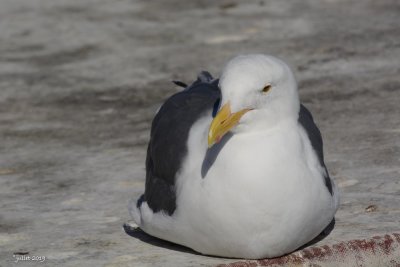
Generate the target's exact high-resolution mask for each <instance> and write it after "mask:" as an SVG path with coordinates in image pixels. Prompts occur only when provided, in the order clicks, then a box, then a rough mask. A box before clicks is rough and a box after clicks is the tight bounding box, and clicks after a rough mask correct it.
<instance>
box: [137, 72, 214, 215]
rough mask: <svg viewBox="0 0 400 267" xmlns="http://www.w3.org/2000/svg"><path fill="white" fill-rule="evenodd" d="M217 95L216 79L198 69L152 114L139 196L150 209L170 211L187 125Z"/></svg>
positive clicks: (192, 121) (174, 206)
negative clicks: (192, 79) (196, 74)
mask: <svg viewBox="0 0 400 267" xmlns="http://www.w3.org/2000/svg"><path fill="white" fill-rule="evenodd" d="M219 98H220V90H219V88H218V80H213V78H212V76H211V75H210V74H209V73H208V72H202V73H201V74H200V75H199V78H198V79H197V80H196V81H195V82H194V83H193V84H192V85H191V86H189V87H187V88H186V89H185V90H183V91H181V92H179V93H177V94H175V95H173V96H171V97H170V98H169V99H167V101H165V103H164V104H163V105H162V107H161V108H160V110H159V112H158V113H157V115H156V116H155V117H154V119H153V122H152V126H151V133H150V142H149V145H148V148H147V158H146V185H145V193H144V197H142V201H143V200H144V201H146V202H147V204H148V205H149V207H150V208H151V209H152V210H153V211H154V212H158V211H164V212H167V213H168V214H169V215H172V214H173V212H174V211H175V208H176V196H175V174H176V173H177V172H178V171H179V169H180V167H181V164H182V160H183V158H184V156H185V155H186V152H187V147H186V142H187V138H188V135H189V131H190V128H191V127H192V125H193V124H194V123H195V122H196V121H197V120H198V119H199V118H200V117H201V116H202V115H204V114H205V112H207V111H209V113H210V114H209V115H210V116H212V112H211V110H212V109H213V106H214V105H215V103H216V101H218V99H219ZM140 203H141V202H140ZM140 203H139V202H138V205H140Z"/></svg>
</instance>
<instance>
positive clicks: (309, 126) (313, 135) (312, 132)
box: [299, 105, 332, 195]
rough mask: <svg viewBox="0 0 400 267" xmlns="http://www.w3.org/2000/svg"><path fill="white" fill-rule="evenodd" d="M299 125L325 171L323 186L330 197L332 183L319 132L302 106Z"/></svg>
mask: <svg viewBox="0 0 400 267" xmlns="http://www.w3.org/2000/svg"><path fill="white" fill-rule="evenodd" d="M299 123H300V124H301V125H302V126H303V128H304V129H305V130H306V132H307V135H308V138H309V139H310V141H311V145H312V147H313V149H314V150H315V152H316V153H317V156H318V160H319V163H320V164H321V166H322V167H323V168H324V169H325V172H326V175H325V176H324V179H325V185H326V187H327V188H328V191H329V193H330V194H331V195H332V182H331V179H330V177H329V174H328V170H327V168H326V166H325V162H324V151H323V143H322V136H321V132H320V131H319V129H318V127H317V125H315V123H314V119H313V117H312V115H311V112H310V111H309V110H308V109H307V108H306V107H305V106H304V105H300V113H299Z"/></svg>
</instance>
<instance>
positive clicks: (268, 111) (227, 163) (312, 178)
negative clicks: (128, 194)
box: [131, 55, 339, 258]
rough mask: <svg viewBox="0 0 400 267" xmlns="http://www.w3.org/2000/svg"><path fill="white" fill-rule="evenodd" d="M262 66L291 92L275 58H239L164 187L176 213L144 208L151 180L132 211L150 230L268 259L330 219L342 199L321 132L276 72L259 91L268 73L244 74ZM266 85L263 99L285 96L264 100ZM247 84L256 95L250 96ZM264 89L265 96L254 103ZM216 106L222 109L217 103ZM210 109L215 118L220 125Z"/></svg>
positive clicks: (218, 251) (214, 251) (193, 244)
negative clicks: (170, 194) (326, 160)
mask: <svg viewBox="0 0 400 267" xmlns="http://www.w3.org/2000/svg"><path fill="white" fill-rule="evenodd" d="M235 60H238V62H235ZM257 62H261V63H259V64H261V67H262V64H264V65H268V64H271V66H272V67H271V66H268V67H269V68H270V69H271V68H273V67H276V66H275V65H274V64H277V66H278V67H277V68H281V69H278V71H276V70H275V75H276V76H277V77H278V78H280V80H278V82H281V83H283V84H285V83H286V86H293V78H292V76H291V73H289V74H288V72H287V71H288V69H287V66H286V65H285V64H284V63H282V62H281V61H279V60H277V59H275V58H273V57H267V56H263V55H251V56H242V57H239V59H237V58H236V59H233V60H232V61H231V62H230V63H228V65H227V67H226V69H225V71H224V73H223V75H222V77H221V80H220V81H219V87H221V95H220V97H218V99H217V100H215V99H211V100H209V101H210V103H208V102H207V101H205V102H204V104H205V105H204V110H203V111H202V115H200V116H199V117H198V118H196V120H194V121H193V122H192V124H191V125H190V127H189V128H188V132H187V138H186V139H185V140H183V141H182V142H184V144H185V150H184V156H183V157H182V158H181V159H180V164H179V168H177V170H176V172H175V175H174V183H173V185H171V186H169V187H168V188H169V190H172V191H173V193H174V200H175V209H174V210H173V211H172V212H168V211H167V210H166V209H164V210H160V211H157V212H154V210H156V209H157V207H155V206H154V205H153V204H151V205H149V204H150V203H148V201H146V191H148V186H149V184H150V183H149V182H148V181H149V180H151V179H152V178H150V179H148V181H146V191H145V194H144V197H143V198H142V199H141V201H139V202H137V204H136V205H132V206H131V214H132V216H133V218H134V220H135V221H136V222H137V223H138V225H139V226H140V227H141V228H142V229H143V230H144V231H145V232H147V233H149V234H151V235H154V236H157V237H159V238H162V239H165V240H168V241H171V242H174V243H178V244H182V245H185V246H187V247H190V248H192V249H194V250H196V251H198V252H201V253H203V254H209V255H218V256H225V257H238V258H264V257H276V256H280V255H283V254H286V253H288V252H291V251H293V250H295V249H297V248H299V247H300V246H302V245H304V244H306V243H307V242H309V241H310V240H312V239H313V238H315V237H316V236H317V235H318V234H320V233H321V232H322V231H323V230H324V229H325V227H326V226H327V225H328V224H329V223H330V222H331V221H332V219H333V217H334V214H335V212H336V210H337V206H338V201H339V198H338V193H337V188H336V186H335V184H334V183H333V181H332V180H331V179H330V177H329V175H328V173H327V169H326V167H325V164H324V162H323V153H322V139H321V136H320V133H319V130H318V128H317V127H316V126H315V124H314V122H313V119H312V116H311V114H310V113H309V111H308V110H307V109H306V108H305V107H304V106H302V105H300V102H299V100H298V95H297V88H296V87H295V88H289V89H287V88H286V89H282V88H280V89H278V88H279V87H278V86H277V87H275V86H276V85H275V84H274V83H276V81H275V80H274V78H275V76H273V75H274V74H272V76H271V77H269V78H268V80H267V81H261V82H260V84H257V82H258V80H259V79H260V77H259V76H260V75H262V72H260V73H259V72H258V71H253V72H252V71H251V68H250V70H249V68H246V70H247V72H246V71H243V68H244V67H249V64H251V63H257ZM255 65H256V66H257V64H255ZM258 67H260V65H259V66H258ZM241 69H242V71H240V70H241ZM271 73H274V70H272V71H271V72H270V73H267V76H268V75H271ZM286 74H288V75H289V76H288V77H281V76H282V75H283V76H284V75H286ZM231 75H233V76H236V81H237V83H234V84H233V83H232V81H233V80H234V79H233V78H231ZM240 76H242V77H240ZM240 78H242V79H241V80H240ZM237 79H239V80H237ZM285 79H288V81H285ZM200 83H201V82H200ZM265 83H268V84H274V86H272V88H269V87H268V88H269V89H268V90H267V91H270V90H271V91H272V90H274V89H276V90H281V92H278V93H276V95H272V92H271V95H270V96H268V97H270V98H267V97H266V96H265V95H264V93H265V92H264V91H265V87H264V84H265ZM246 85H247V86H248V87H250V88H251V89H248V90H249V91H247V92H246V90H245V89H243V87H244V86H246ZM249 85H251V86H249ZM207 86H209V87H207ZM216 86H217V84H216V82H215V81H214V82H212V81H203V87H205V88H204V90H215V87H216ZM227 86H228V87H227ZM294 86H295V85H294ZM259 87H260V88H261V89H262V88H264V89H263V90H262V94H260V95H259V96H258V95H256V93H260V92H261V91H260V90H259ZM225 88H230V89H232V88H239V89H233V91H228V90H225V91H224V89H225ZM188 90H189V91H190V90H191V89H190V88H189V89H188ZM250 90H251V91H250ZM284 90H287V91H284ZM253 91H254V92H253ZM187 92H188V91H187ZM214 92H215V91H214ZM253 93H254V96H253V97H252V98H247V96H248V95H250V96H251V94H253ZM263 97H264V99H262V98H263ZM260 99H261V100H260ZM281 100H282V101H281ZM215 101H218V103H219V105H212V104H213V102H215ZM167 102H168V101H167ZM206 102H207V103H206ZM216 103H217V102H216ZM187 108H188V109H190V105H189V106H188V107H187ZM213 108H214V109H218V110H219V111H218V113H217V115H216V116H214V117H213V116H212V114H213ZM232 110H233V111H235V112H232ZM160 112H162V109H161V110H160V111H159V114H157V116H161V115H162V114H160ZM181 112H185V111H184V110H182V111H181ZM188 112H189V111H188ZM189 113H190V112H189ZM235 114H239V115H236V116H235ZM157 116H156V117H157ZM238 117H239V118H238ZM221 118H222V119H221ZM219 119H221V121H219ZM175 123H177V124H179V122H175ZM225 124H226V125H225ZM233 124H234V126H232V125H233ZM210 125H211V126H210ZM153 127H155V126H154V124H153ZM171 127H174V125H171ZM226 128H229V129H228V130H226ZM152 130H154V128H153V129H152ZM219 135H222V136H219ZM207 137H208V138H207ZM153 141H155V140H153ZM151 142H152V141H150V145H149V148H150V146H151ZM171 145H172V144H171ZM317 150H321V151H319V152H317ZM151 151H152V149H149V151H148V153H151ZM148 156H149V154H148ZM150 156H151V155H150ZM153 167H154V166H153ZM147 171H149V170H147ZM151 197H155V196H151ZM159 197H161V198H162V196H159ZM151 206H153V207H151ZM169 211H171V210H169Z"/></svg>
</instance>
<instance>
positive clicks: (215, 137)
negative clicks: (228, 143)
mask: <svg viewBox="0 0 400 267" xmlns="http://www.w3.org/2000/svg"><path fill="white" fill-rule="evenodd" d="M250 110H251V109H242V110H240V111H238V112H235V113H231V107H230V104H229V102H228V103H226V104H225V105H224V106H223V107H222V108H221V110H220V111H219V112H218V113H217V116H215V118H214V120H213V121H212V122H211V125H210V130H209V132H208V147H209V148H210V147H212V146H213V145H214V144H216V143H218V142H219V141H220V140H221V139H222V137H223V136H224V135H225V134H226V133H227V132H229V131H230V130H231V129H232V128H233V127H234V126H235V125H236V124H238V123H239V120H240V118H241V117H242V116H243V115H244V114H246V112H248V111H250Z"/></svg>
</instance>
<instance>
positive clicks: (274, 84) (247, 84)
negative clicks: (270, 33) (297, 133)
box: [209, 54, 300, 146]
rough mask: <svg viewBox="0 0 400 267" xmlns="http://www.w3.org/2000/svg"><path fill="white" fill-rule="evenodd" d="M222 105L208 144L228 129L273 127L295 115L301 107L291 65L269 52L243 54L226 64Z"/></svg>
mask: <svg viewBox="0 0 400 267" xmlns="http://www.w3.org/2000/svg"><path fill="white" fill-rule="evenodd" d="M219 87H220V89H221V93H222V99H221V108H220V111H219V113H218V114H217V116H216V117H215V118H214V120H213V122H212V124H211V127H210V132H209V146H211V145H212V144H214V143H215V142H218V140H219V139H220V138H221V137H222V136H223V135H224V134H226V133H227V132H228V131H230V130H232V131H234V132H235V131H236V132H237V131H249V130H251V129H256V128H258V127H271V126H273V125H274V124H276V123H277V122H279V121H282V120H285V119H296V120H297V117H298V112H299V109H300V101H299V96H298V92H297V86H296V81H295V79H294V76H293V73H292V72H291V70H290V68H289V67H288V66H287V65H286V64H285V63H284V62H283V61H281V60H279V59H277V58H275V57H272V56H267V55H261V54H255V55H242V56H237V57H235V58H233V59H232V60H231V61H229V62H228V64H227V65H226V66H225V68H224V71H223V73H222V76H221V79H220V81H219Z"/></svg>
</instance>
